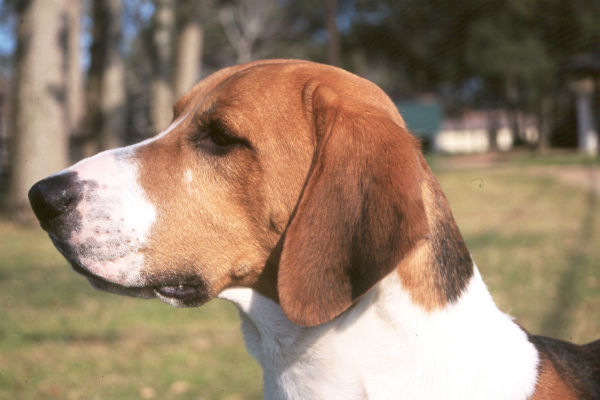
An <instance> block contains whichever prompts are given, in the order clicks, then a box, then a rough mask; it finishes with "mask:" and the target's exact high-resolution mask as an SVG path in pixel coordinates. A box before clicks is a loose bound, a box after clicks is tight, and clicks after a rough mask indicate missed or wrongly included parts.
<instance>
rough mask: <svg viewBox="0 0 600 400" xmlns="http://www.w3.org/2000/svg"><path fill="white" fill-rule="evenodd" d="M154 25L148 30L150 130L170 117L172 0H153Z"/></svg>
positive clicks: (171, 104)
mask: <svg viewBox="0 0 600 400" xmlns="http://www.w3.org/2000/svg"><path fill="white" fill-rule="evenodd" d="M155 8H156V10H155V11H154V25H153V32H152V43H153V60H152V68H153V71H152V75H153V76H152V104H151V113H150V114H151V119H152V128H153V130H154V133H158V132H160V131H162V130H163V129H165V128H166V127H167V126H168V125H169V123H170V122H171V118H172V111H171V109H172V106H173V91H172V86H171V82H172V75H171V62H172V56H173V54H172V51H171V49H172V47H173V33H174V28H175V12H174V9H175V7H174V1H173V0H155Z"/></svg>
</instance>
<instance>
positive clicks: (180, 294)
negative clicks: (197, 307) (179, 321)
mask: <svg viewBox="0 0 600 400" xmlns="http://www.w3.org/2000/svg"><path fill="white" fill-rule="evenodd" d="M154 290H156V291H157V292H158V293H159V294H160V295H162V296H165V297H170V298H173V299H177V300H180V301H182V302H185V303H188V302H195V301H198V300H200V299H203V298H204V297H206V291H205V290H204V288H203V287H202V286H193V285H183V284H179V285H173V286H158V287H156V288H154Z"/></svg>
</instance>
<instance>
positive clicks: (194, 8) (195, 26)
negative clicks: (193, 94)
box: [173, 0, 204, 98]
mask: <svg viewBox="0 0 600 400" xmlns="http://www.w3.org/2000/svg"><path fill="white" fill-rule="evenodd" d="M177 6H178V7H177V38H176V40H177V54H176V58H175V74H174V77H173V87H174V91H175V97H177V98H178V97H180V96H182V95H183V94H185V93H186V92H187V91H188V90H189V89H190V88H191V87H192V86H193V85H194V84H195V83H196V81H198V78H199V77H200V67H201V59H202V47H203V44H204V32H203V30H202V25H201V24H200V7H199V6H200V4H199V3H198V2H197V1H196V0H180V1H179V2H178V3H177Z"/></svg>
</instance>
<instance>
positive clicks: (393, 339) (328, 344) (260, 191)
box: [29, 60, 600, 400]
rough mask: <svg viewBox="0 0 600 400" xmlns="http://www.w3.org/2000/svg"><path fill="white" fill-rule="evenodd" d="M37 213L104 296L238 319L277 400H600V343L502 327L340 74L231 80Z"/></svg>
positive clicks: (47, 199) (371, 115)
mask: <svg viewBox="0 0 600 400" xmlns="http://www.w3.org/2000/svg"><path fill="white" fill-rule="evenodd" d="M29 197H30V200H31V204H32V206H33V209H34V211H35V214H36V215H37V217H38V219H39V220H40V224H41V226H42V228H43V229H45V230H46V231H47V232H48V234H49V235H50V238H51V239H52V241H53V242H54V244H55V246H56V247H57V249H58V250H59V251H60V252H61V253H62V254H63V255H64V256H65V257H66V259H67V260H68V261H69V262H70V264H71V265H72V266H73V268H74V269H75V270H76V271H77V272H79V273H81V274H83V275H84V276H85V277H87V279H88V280H89V281H90V282H91V284H92V285H93V286H94V287H96V288H98V289H102V290H106V291H109V292H114V293H119V294H125V295H131V296H137V297H142V298H158V299H160V300H162V301H164V302H166V303H168V304H171V305H173V306H178V307H181V306H184V307H188V306H199V305H201V304H204V303H206V302H207V301H209V300H211V299H213V298H215V297H219V298H222V299H227V300H229V301H231V302H232V303H234V304H235V305H236V306H237V308H238V309H239V311H240V315H241V319H242V330H243V333H244V339H245V342H246V347H247V348H248V350H249V352H250V353H251V354H252V355H253V356H254V357H255V358H256V360H257V361H258V362H259V363H260V365H261V366H262V368H263V371H264V394H265V397H266V398H268V399H344V400H350V399H457V400H465V399H477V400H481V399H487V400H491V399H506V400H515V399H535V400H540V399H562V400H564V399H599V398H600V341H596V342H594V343H590V344H587V345H582V346H579V345H574V344H570V343H566V342H562V341H558V340H554V339H549V338H545V337H541V336H535V335H531V334H529V333H527V332H526V331H525V330H524V329H522V328H521V327H520V326H519V325H517V324H516V323H515V322H513V320H512V319H511V318H510V317H509V316H507V315H506V314H504V313H502V312H501V311H499V309H498V308H497V307H496V305H495V304H494V301H493V300H492V298H491V296H490V294H489V292H488V290H487V288H486V286H485V284H484V282H483V280H482V278H481V276H480V274H479V272H478V270H477V267H476V266H475V265H474V263H473V261H472V259H471V256H470V254H469V252H468V251H467V248H466V246H465V243H464V241H463V239H462V236H461V234H460V232H459V229H458V228H457V225H456V223H455V221H454V218H453V216H452V213H451V212H450V208H449V206H448V202H447V200H446V197H445V196H444V193H443V192H442V190H441V189H440V185H439V184H438V182H437V181H436V179H435V177H434V176H433V174H432V172H431V170H430V169H429V167H428V165H427V163H426V162H425V159H424V158H423V155H422V153H421V151H420V147H419V144H418V142H417V140H416V139H415V138H414V137H413V136H411V134H410V133H409V132H408V130H407V128H406V125H405V123H404V121H403V119H402V117H401V116H400V114H399V113H398V111H397V110H396V107H395V106H394V103H393V102H392V101H391V100H390V99H389V98H388V96H387V95H385V94H384V92H383V91H382V90H381V89H379V88H378V87H377V86H376V85H374V84H372V83H370V82H369V81H367V80H364V79H362V78H359V77H357V76H355V75H353V74H351V73H349V72H346V71H344V70H341V69H338V68H334V67H331V66H327V65H321V64H316V63H312V62H306V61H296V60H266V61H258V62H252V63H248V64H243V65H238V66H234V67H231V68H226V69H223V70H221V71H218V72H216V73H214V74H212V75H210V76H209V77H207V78H206V79H204V80H202V81H201V82H199V83H198V84H197V85H196V86H194V87H193V88H192V89H191V90H190V92H189V93H187V94H186V95H185V96H183V97H182V98H181V99H179V101H177V103H176V104H175V106H174V117H173V122H172V123H171V125H170V126H169V127H168V128H167V129H166V130H165V131H164V132H162V133H160V134H158V135H157V136H155V137H153V138H151V139H148V140H145V141H143V142H141V143H139V144H136V145H132V146H128V147H123V148H119V149H114V150H109V151H105V152H103V153H100V154H98V155H96V156H94V157H91V158H88V159H85V160H82V161H80V162H78V163H77V164H75V165H73V166H71V167H69V168H67V169H65V170H64V171H61V172H59V173H57V174H56V175H53V176H51V177H48V178H46V179H44V180H42V181H40V182H38V183H36V184H35V185H34V186H33V187H32V189H31V190H30V192H29Z"/></svg>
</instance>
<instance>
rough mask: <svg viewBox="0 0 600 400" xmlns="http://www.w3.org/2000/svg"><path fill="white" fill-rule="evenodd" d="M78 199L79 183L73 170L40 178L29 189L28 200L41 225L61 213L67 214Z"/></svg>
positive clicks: (79, 194) (79, 195) (79, 197)
mask: <svg viewBox="0 0 600 400" xmlns="http://www.w3.org/2000/svg"><path fill="white" fill-rule="evenodd" d="M80 199H81V184H80V183H79V179H78V178H77V174H76V173H75V172H65V173H62V174H58V175H53V176H51V177H49V178H46V179H42V180H41V181H39V182H38V183H36V184H35V185H33V186H32V187H31V189H29V202H30V203H31V207H32V208H33V212H34V213H35V216H36V217H37V218H38V219H39V220H40V222H41V223H42V226H44V223H47V222H48V221H50V220H52V219H53V218H55V217H58V216H59V215H61V214H67V213H68V212H69V211H70V210H72V209H73V208H75V206H76V205H77V203H78V202H79V200H80Z"/></svg>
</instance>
